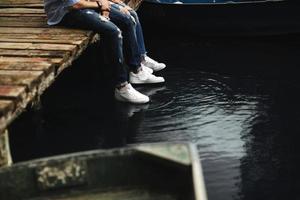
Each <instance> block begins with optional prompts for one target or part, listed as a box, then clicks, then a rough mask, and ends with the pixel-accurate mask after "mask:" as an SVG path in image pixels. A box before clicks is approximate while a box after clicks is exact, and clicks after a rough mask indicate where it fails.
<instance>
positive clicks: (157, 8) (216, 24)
mask: <svg viewBox="0 0 300 200" xmlns="http://www.w3.org/2000/svg"><path fill="white" fill-rule="evenodd" d="M299 10H300V1H296V0H144V1H143V2H142V3H141V5H140V7H139V9H138V12H139V15H140V18H141V19H142V21H143V23H144V24H145V25H146V26H151V27H152V28H151V29H152V30H153V28H156V29H155V30H158V29H159V31H158V32H165V33H164V34H168V33H169V34H170V32H171V31H177V32H182V33H188V34H193V33H195V34H197V35H207V36H212V35H213V36H215V35H218V36H222V35H230V36H232V35H233V36H241V35H242V36H244V35H250V36H252V35H254V36H257V35H264V36H265V35H281V34H297V33H299V32H300V12H299Z"/></svg>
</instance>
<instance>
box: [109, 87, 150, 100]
mask: <svg viewBox="0 0 300 200" xmlns="http://www.w3.org/2000/svg"><path fill="white" fill-rule="evenodd" d="M115 98H116V99H117V100H119V101H123V102H130V103H148V102H149V100H150V99H149V97H147V96H146V95H143V94H142V93H140V92H139V91H137V90H135V89H134V88H133V87H132V86H131V84H129V83H128V84H127V85H126V86H124V87H122V88H121V89H118V88H116V89H115Z"/></svg>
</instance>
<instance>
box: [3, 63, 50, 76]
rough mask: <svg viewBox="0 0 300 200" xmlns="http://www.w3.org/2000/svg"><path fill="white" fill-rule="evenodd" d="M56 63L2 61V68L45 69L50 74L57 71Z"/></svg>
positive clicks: (21, 69)
mask: <svg viewBox="0 0 300 200" xmlns="http://www.w3.org/2000/svg"><path fill="white" fill-rule="evenodd" d="M55 67H56V64H53V63H49V62H36V63H23V62H11V63H8V62H6V63H5V62H0V70H20V71H44V72H45V74H49V73H51V72H54V71H55Z"/></svg>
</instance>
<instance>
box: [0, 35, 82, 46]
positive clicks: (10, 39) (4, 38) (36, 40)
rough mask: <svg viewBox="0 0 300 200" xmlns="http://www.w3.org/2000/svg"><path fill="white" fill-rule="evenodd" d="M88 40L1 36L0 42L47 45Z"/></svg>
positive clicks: (43, 36) (64, 37) (77, 42)
mask: <svg viewBox="0 0 300 200" xmlns="http://www.w3.org/2000/svg"><path fill="white" fill-rule="evenodd" d="M85 39H88V38H87V37H86V36H85V37H78V36H76V35H75V36H74V35H73V36H66V35H64V36H58V35H55V36H52V35H46V36H45V35H42V34H40V35H32V34H30V35H29V34H1V33H0V42H13V43H28V42H30V43H48V44H75V45H76V44H77V45H79V44H81V43H82V41H83V40H85Z"/></svg>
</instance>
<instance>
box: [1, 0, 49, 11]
mask: <svg viewBox="0 0 300 200" xmlns="http://www.w3.org/2000/svg"><path fill="white" fill-rule="evenodd" d="M1 1H2V0H1ZM0 14H45V11H44V9H33V8H2V9H0Z"/></svg>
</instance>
